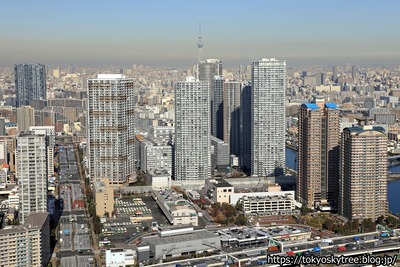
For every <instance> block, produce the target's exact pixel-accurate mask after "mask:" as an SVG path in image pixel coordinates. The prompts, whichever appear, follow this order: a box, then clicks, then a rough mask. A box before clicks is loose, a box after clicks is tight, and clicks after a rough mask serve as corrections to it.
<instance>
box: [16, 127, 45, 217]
mask: <svg viewBox="0 0 400 267" xmlns="http://www.w3.org/2000/svg"><path fill="white" fill-rule="evenodd" d="M15 165H16V166H15V169H16V176H17V179H18V186H19V220H20V223H24V222H25V218H26V216H28V215H29V214H30V213H32V212H47V149H46V136H45V135H35V134H34V132H29V131H28V132H20V133H19V135H18V136H17V147H16V152H15Z"/></svg>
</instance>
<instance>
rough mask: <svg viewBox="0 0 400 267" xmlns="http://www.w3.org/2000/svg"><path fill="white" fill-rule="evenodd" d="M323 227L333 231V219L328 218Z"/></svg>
mask: <svg viewBox="0 0 400 267" xmlns="http://www.w3.org/2000/svg"><path fill="white" fill-rule="evenodd" d="M322 227H324V228H325V229H327V230H329V231H332V230H333V221H332V220H331V219H329V218H328V219H326V220H325V222H324V223H323V224H322Z"/></svg>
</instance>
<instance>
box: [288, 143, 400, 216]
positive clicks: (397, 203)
mask: <svg viewBox="0 0 400 267" xmlns="http://www.w3.org/2000/svg"><path fill="white" fill-rule="evenodd" d="M286 167H288V168H290V169H292V170H297V152H296V151H294V150H293V149H291V148H288V147H287V148H286ZM390 171H392V172H400V165H398V166H395V167H392V168H390ZM399 194H400V180H396V181H390V182H389V183H388V201H389V211H390V212H392V213H393V214H400V198H399Z"/></svg>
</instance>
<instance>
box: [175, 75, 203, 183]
mask: <svg viewBox="0 0 400 267" xmlns="http://www.w3.org/2000/svg"><path fill="white" fill-rule="evenodd" d="M209 91H210V85H209V83H207V82H199V81H196V80H195V79H194V78H193V77H188V78H186V81H184V82H177V83H175V102H176V103H175V118H176V121H175V179H176V180H178V181H180V180H205V179H208V178H210V177H211V157H210V151H211V141H210V116H211V115H210V114H211V113H210V101H209Z"/></svg>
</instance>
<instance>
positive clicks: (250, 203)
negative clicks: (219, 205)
mask: <svg viewBox="0 0 400 267" xmlns="http://www.w3.org/2000/svg"><path fill="white" fill-rule="evenodd" d="M273 193H276V192H273ZM239 203H240V204H241V206H242V208H243V212H244V214H245V215H258V216H265V215H285V214H295V213H299V211H300V210H299V209H296V205H295V201H294V194H293V192H292V193H285V194H270V195H264V196H247V195H244V196H243V197H241V198H240V199H239Z"/></svg>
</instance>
